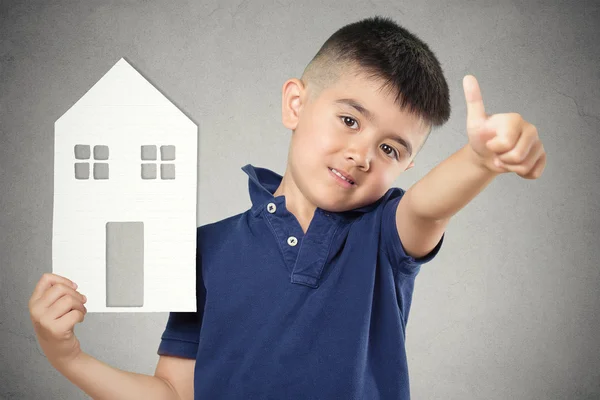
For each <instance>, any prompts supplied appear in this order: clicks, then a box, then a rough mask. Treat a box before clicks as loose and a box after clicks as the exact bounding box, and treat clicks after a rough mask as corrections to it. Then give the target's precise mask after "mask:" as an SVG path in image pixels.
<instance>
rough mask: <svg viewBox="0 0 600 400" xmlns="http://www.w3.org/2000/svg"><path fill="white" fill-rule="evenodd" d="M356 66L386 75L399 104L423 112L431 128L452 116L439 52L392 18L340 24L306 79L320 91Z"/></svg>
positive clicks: (377, 75) (373, 76) (358, 69)
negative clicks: (436, 52) (341, 25)
mask: <svg viewBox="0 0 600 400" xmlns="http://www.w3.org/2000/svg"><path fill="white" fill-rule="evenodd" d="M353 70H354V71H356V72H357V74H364V75H366V76H367V78H368V79H374V80H375V81H383V82H384V83H383V85H382V87H381V89H384V88H386V89H388V90H389V91H390V93H395V96H396V99H395V102H396V104H398V105H399V106H400V109H401V110H408V111H409V112H410V113H411V114H414V115H416V116H417V117H419V118H421V119H422V120H423V122H424V123H425V124H426V126H429V127H430V130H429V133H431V130H433V127H438V126H442V125H444V124H445V123H446V122H447V121H448V119H449V118H450V94H449V91H448V84H447V82H446V79H445V77H444V74H443V71H442V68H441V66H440V63H439V61H438V60H437V58H436V56H435V54H434V53H433V51H431V49H430V48H429V46H428V45H427V44H426V43H425V42H423V41H422V40H421V39H419V38H418V37H417V36H416V35H414V34H412V33H411V32H409V31H408V30H406V29H405V28H403V27H401V26H400V25H398V24H397V23H395V22H394V21H393V20H392V19H390V18H386V17H380V16H375V17H370V18H366V19H363V20H361V21H358V22H354V23H351V24H348V25H346V26H344V27H342V28H340V29H338V30H337V31H336V32H335V33H333V34H332V35H331V36H330V37H329V39H327V40H326V41H325V43H324V44H323V46H322V47H321V48H320V50H319V51H318V52H317V54H316V55H315V56H314V58H313V59H312V60H311V61H310V63H309V64H308V65H307V67H306V68H305V70H304V73H303V75H302V80H303V81H305V82H311V84H314V85H315V88H314V90H315V93H316V95H317V96H318V93H320V92H321V91H322V90H323V89H325V88H327V87H328V86H330V85H332V84H334V83H335V82H336V81H337V80H338V79H339V78H340V76H341V75H342V74H345V73H347V72H349V71H353ZM313 95H314V94H313ZM429 133H428V135H429Z"/></svg>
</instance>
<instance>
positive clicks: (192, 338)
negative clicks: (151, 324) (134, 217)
mask: <svg viewBox="0 0 600 400" xmlns="http://www.w3.org/2000/svg"><path fill="white" fill-rule="evenodd" d="M198 232H199V228H198ZM199 244H200V243H199V234H198V235H197V242H196V302H197V305H196V312H171V313H169V319H168V321H167V326H166V328H165V330H164V332H163V334H162V336H161V341H160V344H159V347H158V351H157V354H159V355H161V356H163V355H166V356H176V357H183V358H193V359H195V358H196V353H197V352H198V343H199V339H200V327H201V326H202V317H203V315H204V304H205V302H206V288H205V287H204V280H203V279H202V257H201V254H200V246H199Z"/></svg>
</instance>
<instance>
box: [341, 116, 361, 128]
mask: <svg viewBox="0 0 600 400" xmlns="http://www.w3.org/2000/svg"><path fill="white" fill-rule="evenodd" d="M340 118H341V119H342V120H343V122H344V125H346V126H347V127H349V128H350V127H352V125H354V124H353V123H351V124H350V125H348V124H347V123H346V122H348V121H350V122H356V124H357V125H358V122H357V121H356V120H355V119H354V118H350V117H346V116H341V117H340ZM357 127H358V126H357Z"/></svg>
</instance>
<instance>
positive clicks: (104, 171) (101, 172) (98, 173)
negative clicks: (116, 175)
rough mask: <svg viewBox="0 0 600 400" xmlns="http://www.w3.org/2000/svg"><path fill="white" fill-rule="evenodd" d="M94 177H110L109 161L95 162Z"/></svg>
mask: <svg viewBox="0 0 600 400" xmlns="http://www.w3.org/2000/svg"><path fill="white" fill-rule="evenodd" d="M94 179H108V163H94Z"/></svg>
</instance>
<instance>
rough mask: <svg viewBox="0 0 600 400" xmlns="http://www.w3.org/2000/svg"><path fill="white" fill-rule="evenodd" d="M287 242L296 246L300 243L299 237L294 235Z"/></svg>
mask: <svg viewBox="0 0 600 400" xmlns="http://www.w3.org/2000/svg"><path fill="white" fill-rule="evenodd" d="M287 242H288V244H289V245H290V246H295V245H297V244H298V239H296V238H295V237H294V236H290V237H289V238H288V241H287Z"/></svg>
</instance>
